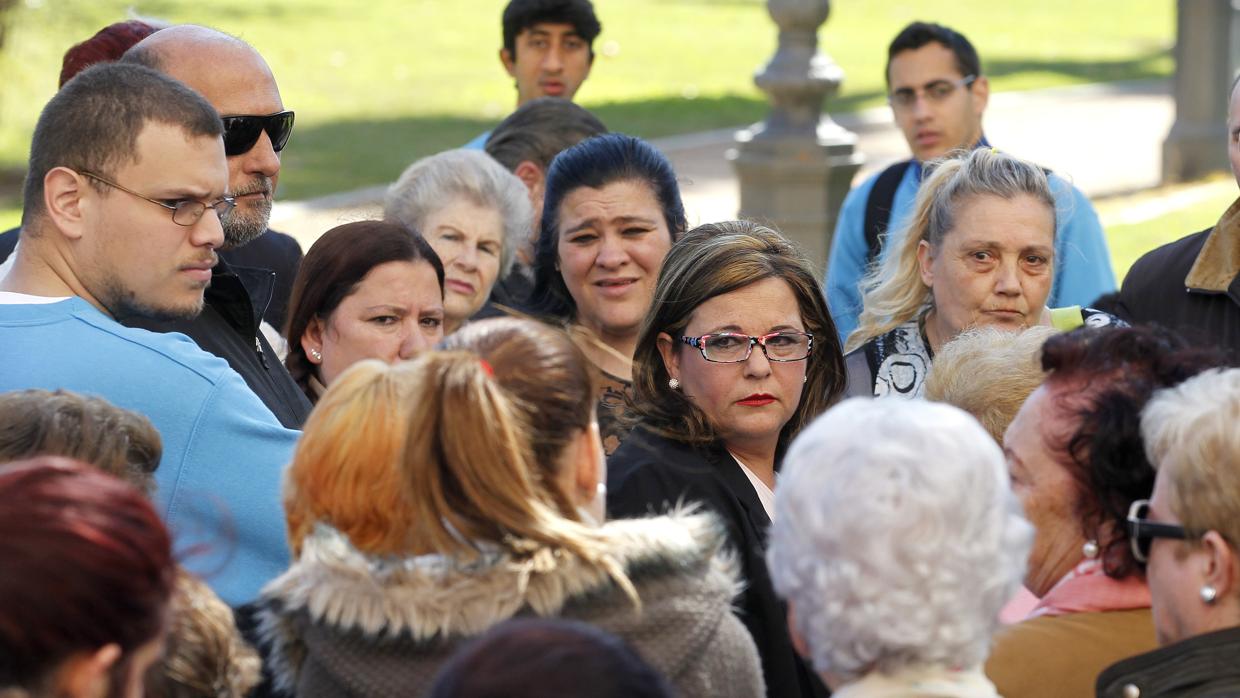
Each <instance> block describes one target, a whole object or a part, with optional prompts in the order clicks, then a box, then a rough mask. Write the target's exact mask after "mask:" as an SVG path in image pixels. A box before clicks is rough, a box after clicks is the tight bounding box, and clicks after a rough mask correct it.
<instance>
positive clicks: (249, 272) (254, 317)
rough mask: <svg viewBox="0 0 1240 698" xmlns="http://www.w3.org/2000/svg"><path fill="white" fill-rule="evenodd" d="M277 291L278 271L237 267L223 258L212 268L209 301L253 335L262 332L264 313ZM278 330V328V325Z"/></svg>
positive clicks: (237, 325) (233, 322) (206, 298)
mask: <svg viewBox="0 0 1240 698" xmlns="http://www.w3.org/2000/svg"><path fill="white" fill-rule="evenodd" d="M274 290H275V273H274V272H272V271H270V270H268V269H252V268H250V267H234V266H231V265H229V264H228V262H226V261H224V259H223V258H222V257H221V258H220V261H219V263H218V264H216V265H215V268H214V269H212V270H211V285H210V286H208V287H207V291H206V293H205V294H204V299H205V301H206V302H207V303H208V304H210V305H211V306H213V307H214V308H215V309H216V310H218V311H219V313H220V315H221V316H223V317H224V319H225V320H226V321H227V322H228V323H229V324H230V325H232V326H234V327H237V328H239V329H244V330H245V331H246V332H247V333H248V334H249V335H250V336H254V335H256V334H257V333H258V326H259V324H260V323H261V322H262V320H263V313H265V312H266V311H267V305H268V304H269V303H271V296H272V293H273V292H274ZM277 329H278V328H277Z"/></svg>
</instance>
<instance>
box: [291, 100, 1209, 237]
mask: <svg viewBox="0 0 1240 698" xmlns="http://www.w3.org/2000/svg"><path fill="white" fill-rule="evenodd" d="M1170 88H1171V85H1170V82H1169V81H1166V80H1158V81H1140V82H1123V83H1109V84H1098V85H1082V86H1078V87H1065V88H1053V89H1046V90H1031V91H1026V92H1009V93H999V94H994V95H991V101H990V106H989V108H988V109H987V111H986V135H987V137H988V138H989V139H990V142H991V143H994V144H995V145H996V146H998V147H1000V148H1002V149H1004V150H1006V151H1008V152H1011V153H1013V154H1016V155H1020V156H1022V157H1026V158H1030V159H1032V160H1035V161H1037V162H1038V163H1039V164H1041V165H1043V166H1044V167H1049V168H1051V169H1052V170H1054V171H1055V172H1056V173H1058V174H1060V175H1062V176H1065V177H1067V178H1069V179H1071V180H1072V181H1073V182H1074V183H1075V184H1076V185H1077V186H1078V187H1080V188H1081V190H1082V191H1084V192H1085V193H1086V194H1088V195H1089V196H1091V197H1095V198H1098V197H1105V196H1113V195H1118V194H1125V193H1131V192H1135V191H1140V190H1142V189H1148V188H1151V187H1154V186H1157V184H1158V182H1159V173H1160V169H1161V158H1162V155H1161V153H1162V141H1163V139H1164V138H1165V137H1166V135H1167V131H1168V130H1169V129H1170V128H1171V122H1172V120H1173V119H1174V116H1175V108H1174V103H1173V100H1172V98H1171V93H1170ZM837 120H838V121H839V122H840V124H841V125H843V126H844V127H845V128H847V129H849V130H850V131H853V132H855V133H856V134H857V138H858V149H859V150H860V151H861V152H862V153H864V154H865V156H866V164H865V165H864V166H863V167H862V169H861V171H860V172H859V173H858V175H857V176H858V178H862V177H866V176H868V175H869V174H871V173H873V172H875V171H877V170H878V169H881V168H882V167H885V166H886V165H888V164H890V163H892V162H895V161H897V160H900V159H902V158H905V157H907V156H908V155H907V153H908V150H907V147H906V145H905V143H904V139H903V137H902V136H901V135H900V132H899V130H898V129H896V127H895V125H894V124H893V123H892V121H891V111H890V110H889V109H887V108H886V107H881V108H877V109H870V110H866V111H863V112H858V113H855V114H843V115H841V116H840V117H839V118H838V119H837ZM734 131H735V129H724V130H719V131H708V132H703V133H695V134H688V135H685V136H675V137H671V138H664V139H659V140H656V141H654V143H655V144H656V145H657V146H658V147H659V148H660V149H661V150H662V151H663V152H664V153H666V154H667V156H668V158H669V159H671V161H672V164H673V165H674V166H675V168H676V172H677V174H678V175H679V176H680V180H681V193H682V195H683V197H684V200H685V208H686V211H687V213H688V216H689V222H690V224H691V225H696V224H698V223H704V222H709V221H716V220H726V219H730V218H733V217H735V215H736V211H737V208H738V205H737V202H738V194H737V188H736V178H735V177H734V176H733V173H732V168H731V165H730V164H729V163H728V162H727V160H726V159H725V153H726V152H727V150H728V149H729V148H731V147H732V135H733V132H734ZM1219 147H1220V148H1222V147H1225V145H1224V143H1222V142H1221V141H1220V143H1219ZM383 191H384V187H382V186H380V187H369V188H367V189H362V190H358V191H355V192H345V193H341V194H333V195H331V196H327V197H323V198H320V199H315V200H312V201H304V202H280V203H277V204H276V207H275V211H274V212H273V214H272V227H274V228H276V229H277V230H283V231H287V232H288V233H290V234H292V235H294V236H296V237H297V238H298V240H299V241H301V244H302V246H303V248H309V246H310V244H311V243H312V242H313V241H314V240H315V239H316V238H317V237H318V236H319V235H320V234H322V233H323V232H324V231H326V230H327V229H329V228H331V227H333V226H335V225H339V224H340V223H345V222H349V221H354V220H361V219H364V218H368V217H372V216H376V215H378V214H379V212H380V210H379V209H380V205H381V200H382V197H383Z"/></svg>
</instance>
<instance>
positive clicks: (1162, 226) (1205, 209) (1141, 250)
mask: <svg viewBox="0 0 1240 698" xmlns="http://www.w3.org/2000/svg"><path fill="white" fill-rule="evenodd" d="M1236 197H1237V192H1236V185H1235V183H1234V182H1233V181H1232V180H1231V178H1230V177H1227V178H1226V179H1224V180H1222V181H1216V182H1214V183H1213V184H1212V186H1211V187H1210V190H1209V191H1208V196H1206V197H1204V198H1202V199H1201V200H1200V201H1194V202H1193V203H1191V204H1188V205H1185V206H1180V207H1177V208H1174V209H1173V210H1170V211H1168V212H1166V213H1164V214H1163V215H1160V216H1157V217H1156V218H1152V219H1150V220H1146V221H1142V222H1140V223H1133V224H1130V225H1110V226H1108V227H1107V229H1106V233H1107V244H1108V245H1109V246H1110V248H1111V263H1112V265H1113V266H1114V268H1115V277H1116V278H1117V279H1120V280H1122V279H1123V278H1124V276H1125V275H1126V274H1127V273H1128V269H1129V268H1130V267H1131V266H1132V263H1133V262H1135V261H1137V258H1139V257H1140V256H1141V255H1143V254H1145V253H1146V252H1149V251H1150V250H1152V249H1154V248H1155V247H1158V246H1159V245H1164V244H1166V243H1168V242H1171V241H1173V240H1178V239H1179V238H1182V237H1184V236H1185V235H1188V234H1190V233H1195V232H1198V231H1200V230H1204V229H1206V228H1209V227H1210V226H1212V225H1214V224H1215V223H1217V222H1218V219H1219V217H1220V216H1222V215H1223V212H1224V211H1226V210H1227V208H1228V207H1229V206H1231V204H1232V202H1234V201H1235V200H1236ZM1142 198H1143V197H1141V196H1138V197H1134V199H1135V200H1134V199H1127V198H1126V199H1125V200H1123V201H1117V202H1114V203H1106V202H1104V203H1101V204H1099V205H1098V209H1099V213H1100V215H1102V217H1103V218H1104V220H1105V219H1106V218H1107V210H1108V209H1109V208H1111V209H1113V208H1114V207H1115V206H1117V205H1118V206H1125V205H1127V206H1131V205H1132V204H1133V203H1136V202H1139V201H1140V200H1141V199H1142Z"/></svg>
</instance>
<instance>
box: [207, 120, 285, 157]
mask: <svg viewBox="0 0 1240 698" xmlns="http://www.w3.org/2000/svg"><path fill="white" fill-rule="evenodd" d="M264 130H265V131H267V137H268V138H270V139H271V149H272V150H274V151H276V152H277V153H278V152H280V151H281V150H284V145H285V144H286V143H288V137H289V134H290V133H292V132H293V112H291V111H279V112H276V113H275V114H268V115H266V116H245V115H241V116H225V117H224V154H225V155H228V156H230V157H231V156H233V155H241V154H242V153H248V152H250V148H253V147H254V144H255V143H257V142H258V138H259V136H261V135H263V131H264Z"/></svg>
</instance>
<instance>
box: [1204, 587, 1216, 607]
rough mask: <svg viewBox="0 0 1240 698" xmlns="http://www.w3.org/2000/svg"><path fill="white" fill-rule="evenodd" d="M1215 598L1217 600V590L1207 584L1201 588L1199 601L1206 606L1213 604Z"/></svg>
mask: <svg viewBox="0 0 1240 698" xmlns="http://www.w3.org/2000/svg"><path fill="white" fill-rule="evenodd" d="M1217 598H1218V589H1215V588H1214V587H1212V586H1210V585H1209V584H1207V585H1205V586H1203V587H1201V600H1202V602H1204V603H1205V604H1206V605H1209V604H1212V603H1214V600H1215V599H1217Z"/></svg>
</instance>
